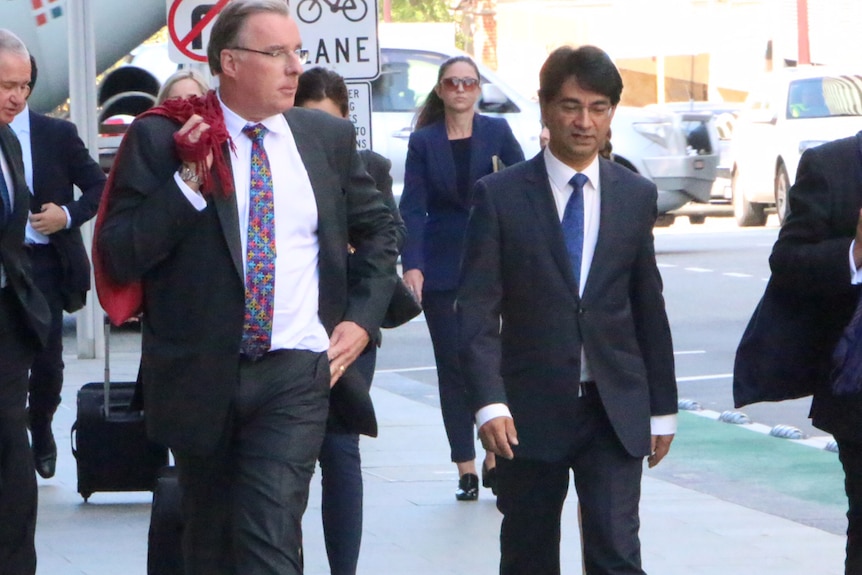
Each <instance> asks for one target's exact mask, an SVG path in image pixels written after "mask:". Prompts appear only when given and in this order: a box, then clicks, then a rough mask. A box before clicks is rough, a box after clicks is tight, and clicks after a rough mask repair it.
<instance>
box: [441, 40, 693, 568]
mask: <svg viewBox="0 0 862 575" xmlns="http://www.w3.org/2000/svg"><path fill="white" fill-rule="evenodd" d="M539 84H540V90H539V101H540V104H541V110H542V120H543V122H544V124H545V125H546V126H547V127H548V129H549V131H550V141H549V142H548V145H547V147H546V148H545V149H544V150H543V151H542V152H540V153H539V154H538V155H537V156H536V157H534V158H533V159H532V160H529V161H527V162H524V163H521V164H518V165H516V166H512V167H510V168H506V169H505V170H503V171H501V172H498V173H495V174H492V175H489V176H486V177H485V178H483V179H481V180H479V182H478V183H477V185H476V190H475V194H476V196H475V199H474V202H475V207H474V208H473V211H472V213H471V216H470V222H469V225H468V228H467V238H466V251H465V257H464V261H463V264H462V269H461V281H460V285H459V289H458V299H457V310H458V319H459V337H460V349H461V350H462V351H461V359H462V362H463V366H464V370H465V374H466V377H467V381H468V392H469V394H470V401H471V404H472V406H473V408H474V410H475V412H476V422H477V425H478V426H479V435H480V438H481V440H482V443H483V445H484V446H485V448H486V449H489V450H491V451H494V452H495V453H496V454H497V455H498V456H499V457H498V458H497V474H498V479H497V481H498V483H497V491H498V495H497V508H498V509H499V510H500V511H501V512H502V514H503V521H502V525H501V533H500V545H501V561H500V573H501V575H522V574H524V573H530V574H531V575H558V574H559V573H560V514H561V512H562V507H563V502H564V500H565V497H566V493H567V491H568V485H569V472H570V470H571V471H572V472H573V473H574V480H575V488H576V490H577V493H578V501H579V502H580V505H581V511H582V517H583V551H584V564H585V568H586V572H587V573H589V574H590V575H623V574H626V575H641V574H643V573H644V571H643V569H642V567H641V557H640V540H639V535H638V529H639V518H638V505H639V501H640V483H641V475H642V465H643V458H644V457H647V459H648V462H649V465H650V466H654V465H656V464H658V463H659V462H660V461H661V460H662V458H663V457H664V456H665V455H666V454H667V453H668V450H669V448H670V444H671V441H672V439H673V434H674V433H675V431H676V411H677V389H676V380H675V376H674V362H673V345H672V341H671V334H670V327H669V324H668V319H667V315H666V312H665V305H664V298H663V296H662V282H661V277H660V275H659V272H658V268H657V265H656V259H655V250H654V242H653V236H652V227H653V224H654V222H655V219H656V188H655V185H653V184H652V183H651V182H649V181H648V180H646V179H644V178H642V177H641V176H639V175H637V174H634V173H633V172H631V171H629V170H626V169H625V168H623V167H621V166H618V165H617V164H614V163H613V162H610V161H607V160H605V159H604V158H601V157H600V156H599V150H601V148H602V146H603V145H604V143H605V141H606V139H607V136H608V131H609V130H610V125H611V120H612V119H613V115H614V109H615V107H616V105H617V104H618V103H619V101H620V95H621V93H622V78H621V77H620V75H619V72H618V71H617V69H616V67H615V66H614V64H613V62H612V61H611V59H610V58H609V57H608V55H607V54H605V53H604V52H603V51H602V50H600V49H598V48H596V47H593V46H582V47H580V48H578V49H573V48H569V47H563V48H559V49H557V50H555V51H554V52H552V53H551V55H550V56H549V57H548V59H547V60H546V61H545V64H544V65H543V66H542V69H541V72H540V76H539Z"/></svg>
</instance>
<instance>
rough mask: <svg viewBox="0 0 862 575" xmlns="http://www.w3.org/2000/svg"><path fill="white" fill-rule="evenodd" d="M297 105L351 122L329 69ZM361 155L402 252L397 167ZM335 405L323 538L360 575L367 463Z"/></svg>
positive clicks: (334, 558)
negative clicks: (395, 194) (394, 179)
mask: <svg viewBox="0 0 862 575" xmlns="http://www.w3.org/2000/svg"><path fill="white" fill-rule="evenodd" d="M295 105H297V106H300V107H303V108H311V109H316V110H320V111H322V112H326V113H327V114H330V115H332V116H335V117H338V118H347V117H348V112H349V97H348V94H347V85H346V84H345V83H344V78H342V77H341V76H340V75H338V74H337V73H336V72H333V71H332V70H327V69H326V68H321V67H317V68H312V69H310V70H306V71H305V72H303V73H302V74H301V75H300V76H299V86H298V87H297V89H296V99H295ZM359 155H360V156H361V157H362V159H363V160H364V161H365V165H366V168H367V169H368V172H369V173H370V174H371V176H372V177H373V178H374V181H375V183H376V184H377V189H378V190H380V192H381V194H383V200H384V201H385V202H386V205H387V206H388V207H389V211H390V212H392V218H393V220H394V221H395V226H396V232H397V234H398V235H397V244H398V249H399V250H400V249H401V246H402V244H403V243H404V236H405V234H406V230H405V229H404V222H403V221H402V220H401V215H400V214H399V213H398V207H397V206H396V204H395V198H394V197H393V196H392V176H391V175H390V174H389V169H390V168H391V166H392V163H391V162H390V161H389V160H388V159H386V158H384V157H383V156H381V155H380V154H378V153H376V152H373V151H371V150H360V151H359ZM345 248H346V246H345ZM379 345H380V338H379V337H378V338H376V340H374V341H371V342H370V343H369V344H368V346H367V347H366V348H365V350H364V351H363V352H362V353H361V354H360V355H359V357H358V358H357V359H356V361H355V362H354V366H355V367H356V368H357V370H358V371H359V373H360V374H361V375H362V378H363V380H364V381H365V383H366V385H367V386H368V387H369V388H370V387H371V380H372V378H373V377H374V367H375V365H376V363H377V347H378V346H379ZM338 400H339V398H333V400H332V401H333V402H334V401H338ZM336 407H337V406H332V405H331V406H330V409H329V418H328V420H327V422H326V436H325V437H324V438H323V446H322V447H321V449H320V456H319V458H318V459H319V461H320V470H321V476H322V477H321V486H322V488H323V494H322V505H321V512H322V514H323V536H324V540H325V542H326V555H327V557H328V559H329V570H330V573H331V575H355V574H356V565H357V563H358V561H359V547H360V544H361V542H362V461H361V459H360V455H359V433H357V432H355V431H354V430H353V428H352V425H351V424H352V422H350V421H344V420H343V418H342V417H340V415H339V413H340V411H339V410H338V409H336Z"/></svg>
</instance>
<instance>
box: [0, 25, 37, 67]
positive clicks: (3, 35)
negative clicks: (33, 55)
mask: <svg viewBox="0 0 862 575" xmlns="http://www.w3.org/2000/svg"><path fill="white" fill-rule="evenodd" d="M2 52H7V53H10V54H16V55H18V56H21V57H23V58H27V59H28V60H29V59H30V52H29V51H28V50H27V46H25V45H24V42H22V41H21V38H19V37H18V36H16V35H15V34H13V33H12V32H11V31H9V30H7V29H6V28H0V53H2Z"/></svg>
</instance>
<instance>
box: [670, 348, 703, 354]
mask: <svg viewBox="0 0 862 575" xmlns="http://www.w3.org/2000/svg"><path fill="white" fill-rule="evenodd" d="M700 353H706V350H705V349H690V350H685V351H675V352H673V354H674V355H695V354H700Z"/></svg>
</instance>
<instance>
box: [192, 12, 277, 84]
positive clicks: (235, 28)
mask: <svg viewBox="0 0 862 575" xmlns="http://www.w3.org/2000/svg"><path fill="white" fill-rule="evenodd" d="M267 12H268V13H273V14H281V15H283V16H290V9H289V8H288V6H287V2H285V0H232V1H231V2H228V3H227V4H226V5H225V7H224V9H223V10H222V11H221V12H220V13H219V16H218V18H216V21H215V24H213V29H212V33H211V34H210V42H209V45H208V46H207V62H208V63H209V66H210V73H212V75H213V76H216V75H218V74H221V72H222V69H221V51H222V50H225V49H227V48H232V47H235V46H236V43H237V41H238V40H239V35H240V33H242V31H243V27H244V26H245V23H246V20H248V19H249V17H251V16H254V15H255V14H261V13H267Z"/></svg>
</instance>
